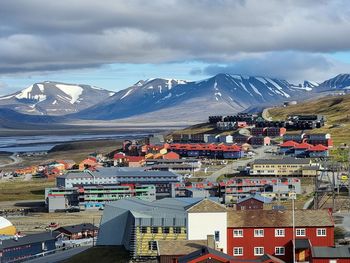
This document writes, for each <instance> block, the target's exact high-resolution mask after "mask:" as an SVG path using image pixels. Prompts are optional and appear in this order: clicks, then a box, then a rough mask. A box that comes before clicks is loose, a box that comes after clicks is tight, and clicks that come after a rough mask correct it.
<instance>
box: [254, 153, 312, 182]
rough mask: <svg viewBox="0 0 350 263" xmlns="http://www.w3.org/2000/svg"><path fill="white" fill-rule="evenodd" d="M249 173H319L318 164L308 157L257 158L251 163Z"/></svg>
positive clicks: (285, 175)
mask: <svg viewBox="0 0 350 263" xmlns="http://www.w3.org/2000/svg"><path fill="white" fill-rule="evenodd" d="M250 174H251V175H256V176H270V177H273V176H278V177H288V176H308V177H309V176H316V175H317V174H319V164H317V163H313V162H312V160H311V159H308V158H303V159H297V158H290V157H289V158H283V159H258V160H256V161H255V162H254V163H253V165H252V167H251V170H250Z"/></svg>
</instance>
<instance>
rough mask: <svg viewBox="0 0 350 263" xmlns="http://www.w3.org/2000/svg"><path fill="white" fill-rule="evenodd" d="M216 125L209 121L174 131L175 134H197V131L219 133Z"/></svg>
mask: <svg viewBox="0 0 350 263" xmlns="http://www.w3.org/2000/svg"><path fill="white" fill-rule="evenodd" d="M217 132H218V131H217V130H216V127H215V125H213V124H209V123H200V124H196V125H193V126H190V127H188V128H185V129H183V130H177V131H173V132H172V133H173V134H197V133H215V134H216V133H217Z"/></svg>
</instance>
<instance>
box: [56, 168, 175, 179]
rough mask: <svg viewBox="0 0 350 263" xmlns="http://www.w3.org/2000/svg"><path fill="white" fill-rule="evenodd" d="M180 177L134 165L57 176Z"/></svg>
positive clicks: (168, 172)
mask: <svg viewBox="0 0 350 263" xmlns="http://www.w3.org/2000/svg"><path fill="white" fill-rule="evenodd" d="M143 176H152V177H168V178H173V177H179V175H178V174H176V173H174V172H170V171H149V170H145V168H136V169H135V168H133V167H103V168H99V169H98V170H96V171H89V170H85V171H71V172H68V173H66V174H64V175H61V176H58V177H57V178H84V177H91V178H92V177H143Z"/></svg>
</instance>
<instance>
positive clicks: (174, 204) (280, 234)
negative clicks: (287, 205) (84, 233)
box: [97, 198, 350, 263]
mask: <svg viewBox="0 0 350 263" xmlns="http://www.w3.org/2000/svg"><path fill="white" fill-rule="evenodd" d="M293 218H294V220H293ZM293 222H294V224H293ZM97 244H98V245H119V246H120V245H122V246H124V247H125V248H126V249H127V250H129V251H130V253H131V255H132V257H133V258H135V259H143V260H145V259H150V258H158V260H159V262H203V261H200V260H198V261H191V260H194V259H196V258H198V259H200V258H201V257H202V256H203V255H204V254H210V253H211V254H213V255H214V256H215V255H216V256H217V255H218V254H217V253H219V255H220V256H221V257H223V258H226V261H215V260H214V261H213V260H212V261H209V262H231V261H230V260H232V262H269V263H271V262H276V263H277V262H279V263H281V262H292V261H293V248H294V250H295V262H313V261H312V260H313V259H314V258H316V257H317V255H318V256H320V254H321V253H327V252H328V251H330V250H335V248H334V245H335V243H334V221H333V218H332V215H331V213H330V212H329V211H328V210H296V211H295V212H294V213H293V212H292V211H291V210H284V211H275V210H240V211H233V210H228V209H226V208H225V207H224V206H222V205H220V204H218V203H216V202H215V201H213V200H210V199H208V198H205V199H202V200H198V199H197V200H196V199H171V198H167V199H162V200H157V201H154V202H146V201H142V200H137V199H124V200H120V201H117V202H113V203H111V204H108V205H107V206H106V209H105V210H104V214H103V217H102V221H101V227H100V232H99V236H98V240H97ZM206 247H209V248H210V249H211V250H212V251H211V250H210V253H199V254H198V252H199V251H200V250H202V249H207V248H206ZM344 250H345V248H344ZM191 253H194V254H191ZM196 253H197V254H196ZM334 256H335V255H334V254H333V253H332V254H329V255H327V256H326V257H323V259H328V260H329V259H333V258H334ZM340 256H341V255H340ZM335 257H336V258H337V256H335ZM215 258H216V257H213V258H212V259H215ZM219 258H220V257H219ZM263 258H265V261H263ZM202 259H203V257H202ZM216 259H217V258H216ZM346 259H347V260H349V259H350V254H347V257H346ZM254 260H256V261H254ZM259 260H260V261H259ZM327 262H328V261H327ZM339 262H340V261H339ZM344 262H348V261H344Z"/></svg>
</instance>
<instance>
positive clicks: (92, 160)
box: [79, 157, 98, 171]
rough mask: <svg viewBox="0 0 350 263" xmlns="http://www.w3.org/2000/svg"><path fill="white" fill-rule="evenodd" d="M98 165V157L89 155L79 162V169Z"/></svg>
mask: <svg viewBox="0 0 350 263" xmlns="http://www.w3.org/2000/svg"><path fill="white" fill-rule="evenodd" d="M97 166H98V162H97V159H96V158H94V157H88V158H86V159H84V160H83V161H81V162H80V163H79V170H81V171H82V170H85V169H88V168H96V167H97Z"/></svg>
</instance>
